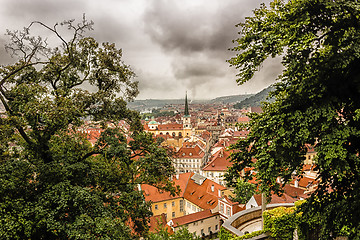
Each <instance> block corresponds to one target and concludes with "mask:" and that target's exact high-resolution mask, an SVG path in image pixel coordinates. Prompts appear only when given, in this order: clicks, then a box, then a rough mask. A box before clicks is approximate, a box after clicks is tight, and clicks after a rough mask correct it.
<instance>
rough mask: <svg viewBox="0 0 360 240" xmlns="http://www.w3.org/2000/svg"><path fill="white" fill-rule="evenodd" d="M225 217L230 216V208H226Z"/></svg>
mask: <svg viewBox="0 0 360 240" xmlns="http://www.w3.org/2000/svg"><path fill="white" fill-rule="evenodd" d="M226 215H228V216H230V207H226Z"/></svg>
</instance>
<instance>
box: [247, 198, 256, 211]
mask: <svg viewBox="0 0 360 240" xmlns="http://www.w3.org/2000/svg"><path fill="white" fill-rule="evenodd" d="M251 206H253V207H258V204H257V202H256V200H255V198H254V196H252V197H251V198H250V200H249V201H248V202H247V203H246V209H249V208H251Z"/></svg>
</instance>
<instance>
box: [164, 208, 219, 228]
mask: <svg viewBox="0 0 360 240" xmlns="http://www.w3.org/2000/svg"><path fill="white" fill-rule="evenodd" d="M218 214H219V213H212V212H211V210H204V211H201V212H196V213H192V214H188V215H185V216H182V217H178V218H174V219H172V220H171V221H172V222H173V223H174V225H173V227H178V226H183V225H185V224H189V223H192V222H197V221H200V220H203V219H206V218H210V217H213V216H216V215H218Z"/></svg>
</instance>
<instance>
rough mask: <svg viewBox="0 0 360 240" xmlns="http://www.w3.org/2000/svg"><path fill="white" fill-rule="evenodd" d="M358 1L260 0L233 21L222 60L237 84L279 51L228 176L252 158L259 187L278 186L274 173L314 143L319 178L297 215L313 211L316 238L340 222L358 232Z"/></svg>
mask: <svg viewBox="0 0 360 240" xmlns="http://www.w3.org/2000/svg"><path fill="white" fill-rule="evenodd" d="M359 9H360V3H359V2H358V1H356V0H339V1H332V0H318V1H313V0H295V1H281V0H275V1H273V2H272V3H270V6H268V7H267V6H265V5H264V4H262V5H261V6H260V8H259V9H256V10H254V15H253V16H252V17H248V18H246V21H245V22H244V23H241V24H239V26H240V27H241V30H240V34H241V37H240V38H239V39H236V40H235V41H234V42H235V43H236V44H237V46H235V47H234V48H233V51H236V52H237V54H236V56H234V57H233V58H231V59H230V60H229V63H230V64H231V65H232V66H235V67H236V68H237V69H238V70H239V74H238V75H237V76H238V80H237V82H238V83H239V84H242V83H244V82H246V81H248V80H249V79H251V78H252V77H253V75H254V73H255V72H256V71H258V70H259V68H260V66H261V64H262V63H263V62H264V61H265V59H267V58H268V57H270V56H271V57H276V56H279V57H282V64H283V66H284V70H283V72H282V74H281V75H280V76H279V78H278V82H277V83H276V84H275V90H274V91H273V92H272V93H271V94H270V95H271V96H272V97H273V98H275V100H274V102H272V103H265V104H264V106H263V111H264V112H263V113H262V114H252V115H251V118H252V121H251V122H250V128H251V132H250V134H249V135H248V138H247V139H245V140H242V141H239V142H238V143H237V144H236V145H234V146H233V149H237V150H239V151H236V152H235V153H234V154H233V162H234V165H233V167H232V168H231V169H230V170H229V175H228V177H227V181H228V182H230V183H231V182H233V184H235V181H236V179H237V178H238V175H239V174H238V173H239V172H240V171H241V170H242V169H243V168H244V167H251V166H252V167H254V170H255V171H257V175H256V178H257V179H258V181H259V189H261V190H262V191H264V192H268V193H269V192H271V191H274V192H279V191H280V189H281V184H279V183H277V182H276V179H277V178H278V177H280V178H281V179H283V180H284V182H287V181H289V180H290V179H291V178H292V174H293V173H294V172H295V173H296V175H298V176H299V175H301V174H302V166H303V160H304V157H303V156H304V154H305V153H306V144H310V145H313V146H314V147H315V151H316V152H317V158H316V169H315V170H316V171H318V173H319V179H321V181H320V182H319V186H318V188H317V190H316V191H315V192H314V193H313V194H312V196H311V197H310V198H309V200H308V201H306V203H305V204H303V205H302V206H301V208H302V211H303V213H304V214H303V217H304V218H306V219H311V218H312V217H314V216H318V217H319V225H318V226H319V228H320V229H319V232H320V233H319V239H332V238H334V237H336V236H338V235H339V234H340V233H341V232H342V231H343V229H348V232H349V233H350V238H351V239H356V238H360V225H359V218H358V216H359V215H360V202H359V199H360V171H359V169H360V159H359V152H360V121H359V117H358V116H359V114H358V113H359V109H360V98H359V96H360V68H359V64H360V47H359V46H360V25H359V19H360V12H359V11H360V10H359ZM249 146H251V147H250V148H249ZM253 159H256V160H257V161H256V162H253V161H252V160H253ZM248 177H250V176H248ZM329 190H330V191H329ZM344 227H345V228H344Z"/></svg>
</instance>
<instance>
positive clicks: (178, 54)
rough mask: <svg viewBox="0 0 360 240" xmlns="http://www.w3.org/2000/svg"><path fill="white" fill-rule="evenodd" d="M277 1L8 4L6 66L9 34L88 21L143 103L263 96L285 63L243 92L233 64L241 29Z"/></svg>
mask: <svg viewBox="0 0 360 240" xmlns="http://www.w3.org/2000/svg"><path fill="white" fill-rule="evenodd" d="M262 2H265V3H266V4H267V3H268V2H269V0H101V1H100V0H62V1H56V0H0V4H1V8H0V64H2V65H6V64H8V63H10V62H11V58H10V57H9V55H8V54H7V53H6V51H5V49H4V44H5V43H6V41H7V40H8V39H7V36H6V35H5V33H6V29H9V30H21V29H22V28H23V27H25V26H28V25H29V23H30V22H32V21H35V20H36V21H41V22H43V23H45V24H47V25H50V26H53V25H54V24H55V23H56V22H62V21H63V20H68V19H75V20H78V21H80V20H81V19H82V16H83V14H85V15H86V18H87V19H88V20H92V21H94V30H93V31H91V32H88V35H90V36H92V37H94V38H95V39H96V40H97V41H99V42H113V43H115V44H116V47H117V48H121V49H122V50H123V60H124V62H125V64H127V65H130V67H131V68H132V69H133V71H134V72H135V73H136V75H137V76H136V79H135V80H137V81H139V90H140V94H139V95H138V97H137V98H136V99H175V98H184V95H185V92H186V91H187V92H188V96H189V98H190V99H212V98H215V97H220V96H227V95H237V94H246V93H257V92H259V91H261V90H262V89H264V88H265V87H267V86H269V85H270V84H272V83H274V82H275V80H276V77H277V75H278V74H280V72H281V63H280V60H279V59H270V60H267V61H266V62H265V63H264V64H263V66H262V68H261V70H260V71H259V72H258V73H257V74H256V75H255V76H254V78H253V79H252V80H251V81H249V82H247V83H245V84H244V85H241V86H238V85H237V84H236V73H237V71H236V69H235V68H233V67H232V68H231V67H230V66H229V64H228V63H227V62H226V60H228V59H230V58H231V57H233V56H235V53H234V52H232V51H229V50H228V49H229V48H231V47H233V46H235V45H234V43H233V42H232V40H233V39H236V38H238V37H239V35H238V31H239V30H240V29H238V28H237V27H235V25H236V24H237V23H240V22H243V21H244V19H245V17H246V16H251V15H252V10H253V9H255V8H257V7H259V6H260V4H261V3H262Z"/></svg>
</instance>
